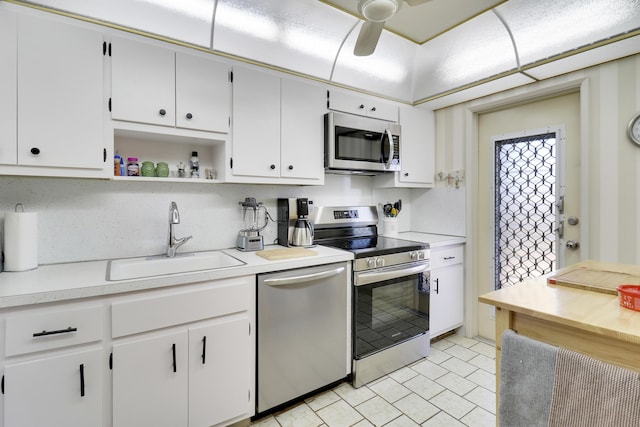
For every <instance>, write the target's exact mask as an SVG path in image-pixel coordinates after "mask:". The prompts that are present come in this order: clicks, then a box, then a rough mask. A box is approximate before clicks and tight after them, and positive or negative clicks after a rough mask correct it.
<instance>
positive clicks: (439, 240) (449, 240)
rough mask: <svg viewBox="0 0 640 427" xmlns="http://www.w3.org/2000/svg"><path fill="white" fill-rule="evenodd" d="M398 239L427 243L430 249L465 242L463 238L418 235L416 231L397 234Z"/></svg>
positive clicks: (445, 235) (428, 234) (427, 234)
mask: <svg viewBox="0 0 640 427" xmlns="http://www.w3.org/2000/svg"><path fill="white" fill-rule="evenodd" d="M395 237H397V238H398V239H404V240H414V241H416V242H422V243H428V244H429V247H430V248H437V247H439V246H448V245H455V244H460V243H465V242H466V241H467V239H466V237H464V236H451V235H448V234H433V233H420V232H416V231H404V232H401V233H398V235H397V236H395Z"/></svg>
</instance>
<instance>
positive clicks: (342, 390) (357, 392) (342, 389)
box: [333, 383, 376, 406]
mask: <svg viewBox="0 0 640 427" xmlns="http://www.w3.org/2000/svg"><path fill="white" fill-rule="evenodd" d="M333 391H335V392H336V394H337V395H338V396H340V397H341V398H343V399H344V400H346V401H347V403H348V404H349V405H351V406H357V405H359V404H361V403H362V402H364V401H366V400H369V399H371V398H373V397H375V395H376V394H375V393H374V392H372V391H371V390H370V389H369V387H367V386H366V385H363V386H362V387H360V388H353V386H352V385H351V384H349V383H342V384H340V385H339V386H338V387H336V388H334V389H333Z"/></svg>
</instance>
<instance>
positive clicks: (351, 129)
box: [324, 112, 401, 174]
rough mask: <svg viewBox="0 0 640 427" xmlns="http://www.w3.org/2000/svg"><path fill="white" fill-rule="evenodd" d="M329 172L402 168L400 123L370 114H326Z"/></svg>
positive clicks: (373, 171)
mask: <svg viewBox="0 0 640 427" xmlns="http://www.w3.org/2000/svg"><path fill="white" fill-rule="evenodd" d="M324 139H325V150H324V155H325V162H324V166H325V169H326V170H327V171H328V172H333V173H362V174H372V173H380V172H394V171H399V170H400V144H401V138H400V125H399V124H397V123H392V122H387V121H384V120H378V119H372V118H369V117H361V116H355V115H351V114H343V113H336V112H331V113H327V114H325V116H324Z"/></svg>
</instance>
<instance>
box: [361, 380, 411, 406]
mask: <svg viewBox="0 0 640 427" xmlns="http://www.w3.org/2000/svg"><path fill="white" fill-rule="evenodd" d="M369 388H370V389H371V391H373V392H374V393H376V394H377V395H378V396H380V397H382V398H383V399H384V400H386V401H387V402H389V403H394V402H395V401H397V400H399V399H402V398H403V397H404V396H406V395H408V394H410V393H411V390H409V389H408V388H406V387H404V386H403V385H402V384H400V383H398V382H397V381H396V380H394V379H393V378H385V379H384V380H383V381H380V382H378V383H376V384H373V385H370V386H369Z"/></svg>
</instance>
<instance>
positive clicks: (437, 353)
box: [427, 344, 455, 365]
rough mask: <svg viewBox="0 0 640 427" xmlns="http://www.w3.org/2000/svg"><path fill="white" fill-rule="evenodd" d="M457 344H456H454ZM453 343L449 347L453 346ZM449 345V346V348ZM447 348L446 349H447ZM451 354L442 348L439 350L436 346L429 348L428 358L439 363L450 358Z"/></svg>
mask: <svg viewBox="0 0 640 427" xmlns="http://www.w3.org/2000/svg"><path fill="white" fill-rule="evenodd" d="M453 345H455V344H453ZM453 345H451V346H449V347H453ZM449 347H447V348H449ZM445 350H446V349H445ZM450 357H451V355H450V354H448V353H446V352H444V351H442V350H438V349H437V348H435V347H433V346H432V347H431V349H430V350H429V356H427V360H429V361H430V362H432V363H435V364H436V365H439V364H440V363H442V362H444V361H445V360H447V359H448V358H450Z"/></svg>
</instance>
